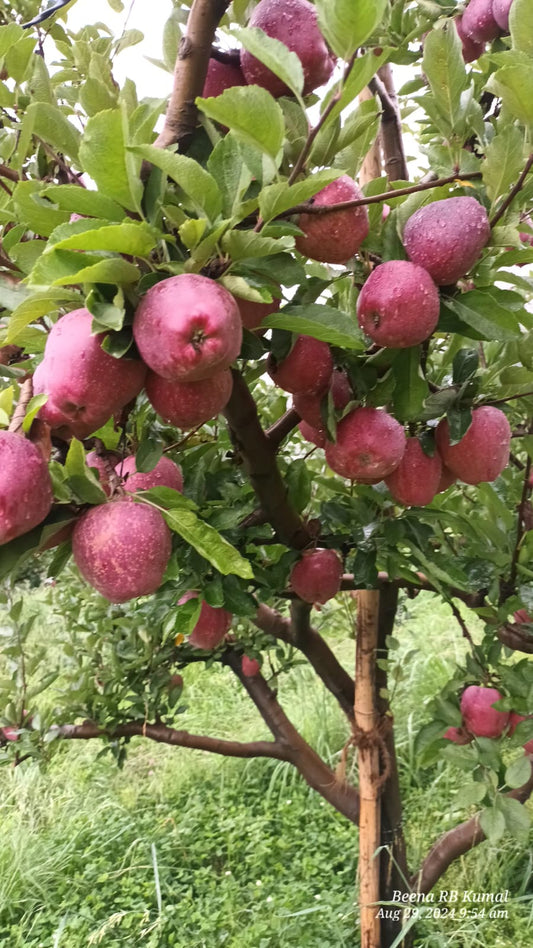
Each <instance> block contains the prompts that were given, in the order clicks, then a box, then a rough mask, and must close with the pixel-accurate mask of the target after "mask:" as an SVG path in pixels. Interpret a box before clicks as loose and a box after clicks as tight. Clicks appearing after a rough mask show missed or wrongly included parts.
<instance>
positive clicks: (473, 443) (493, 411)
mask: <svg viewBox="0 0 533 948" xmlns="http://www.w3.org/2000/svg"><path fill="white" fill-rule="evenodd" d="M435 439H436V443H437V449H438V451H439V454H440V456H441V458H442V461H443V463H444V464H445V465H446V467H447V468H449V470H450V471H452V472H453V474H455V476H456V477H458V478H459V479H460V480H462V481H464V482H465V484H481V483H482V482H483V481H493V480H495V479H496V478H497V477H498V475H499V474H501V472H502V471H503V470H504V468H505V467H507V464H508V462H509V453H510V447H511V427H510V425H509V422H508V421H507V417H506V416H505V415H504V413H503V411H500V409H499V408H494V407H492V406H491V405H482V406H481V407H480V408H474V410H473V412H472V424H471V425H470V427H469V429H468V431H467V432H466V434H465V435H464V436H463V437H462V438H461V440H460V441H459V442H458V443H457V444H450V427H449V425H448V421H447V419H446V418H443V419H442V421H439V423H438V425H437V429H436V434H435Z"/></svg>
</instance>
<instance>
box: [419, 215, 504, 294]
mask: <svg viewBox="0 0 533 948" xmlns="http://www.w3.org/2000/svg"><path fill="white" fill-rule="evenodd" d="M489 237H490V224H489V219H488V217H487V212H486V210H485V208H484V207H483V206H482V205H481V204H480V203H479V201H476V199H475V198H473V197H452V198H445V199H444V200H443V201H434V202H433V203H432V204H426V206H425V207H421V208H419V210H418V211H415V213H414V214H412V215H411V217H410V218H409V220H408V221H407V224H406V225H405V229H404V232H403V243H404V246H405V249H406V251H407V255H408V257H409V259H410V260H412V261H413V263H418V264H419V265H420V266H421V267H424V269H425V270H427V271H428V273H429V274H430V276H431V277H432V278H433V280H434V281H435V283H437V284H438V285H439V286H446V285H448V284H450V283H456V282H457V280H458V279H459V278H460V277H463V276H464V275H465V274H466V273H468V271H469V270H470V269H471V268H472V267H473V265H474V263H475V262H476V260H478V258H479V256H480V255H481V251H482V250H483V247H484V246H485V244H486V243H487V241H488V239H489Z"/></svg>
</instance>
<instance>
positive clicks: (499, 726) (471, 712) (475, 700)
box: [461, 685, 509, 737]
mask: <svg viewBox="0 0 533 948" xmlns="http://www.w3.org/2000/svg"><path fill="white" fill-rule="evenodd" d="M502 697H503V695H501V694H500V692H499V691H498V689H497V688H483V687H482V686H481V685H469V686H468V688H466V689H465V691H464V692H463V695H462V697H461V714H462V716H463V725H464V727H465V728H466V730H467V731H470V733H471V734H474V735H475V736H476V737H499V736H500V734H503V732H504V731H505V728H506V727H507V725H508V724H509V712H508V711H497V710H496V708H493V707H492V705H493V704H494V702H495V701H499V700H500V699H501V698H502Z"/></svg>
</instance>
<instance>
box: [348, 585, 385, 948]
mask: <svg viewBox="0 0 533 948" xmlns="http://www.w3.org/2000/svg"><path fill="white" fill-rule="evenodd" d="M378 611H379V591H378V590H377V589H360V590H359V591H358V593H357V651H356V657H355V704H354V712H355V726H356V735H357V739H358V740H357V743H358V747H359V798H360V817H359V907H360V917H361V948H380V944H381V940H380V922H379V918H378V911H379V905H378V903H379V875H380V873H379V869H380V862H379V853H378V850H379V846H380V799H379V798H380V788H381V782H380V750H379V743H378V740H377V725H378V722H379V715H378V710H377V705H376V678H375V669H376V649H377V637H378Z"/></svg>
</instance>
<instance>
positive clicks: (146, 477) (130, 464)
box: [115, 456, 183, 494]
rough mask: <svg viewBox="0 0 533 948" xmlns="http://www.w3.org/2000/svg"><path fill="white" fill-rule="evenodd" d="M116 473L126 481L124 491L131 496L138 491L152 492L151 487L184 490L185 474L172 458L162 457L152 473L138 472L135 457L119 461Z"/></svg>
mask: <svg viewBox="0 0 533 948" xmlns="http://www.w3.org/2000/svg"><path fill="white" fill-rule="evenodd" d="M115 471H116V472H117V474H118V476H119V477H122V478H123V479H124V484H123V487H124V490H125V491H127V492H128V493H130V494H133V493H135V491H138V490H150V488H151V487H171V488H172V489H173V490H179V491H180V492H181V491H182V490H183V474H182V473H181V467H180V466H179V464H176V462H175V461H171V459H170V458H166V457H164V456H163V457H162V458H159V461H158V462H157V464H156V465H155V467H154V468H152V470H151V471H146V472H145V473H142V472H141V471H139V472H137V464H136V461H135V458H134V457H133V456H131V457H128V458H124V460H123V461H119V463H118V464H117V466H116V468H115Z"/></svg>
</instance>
